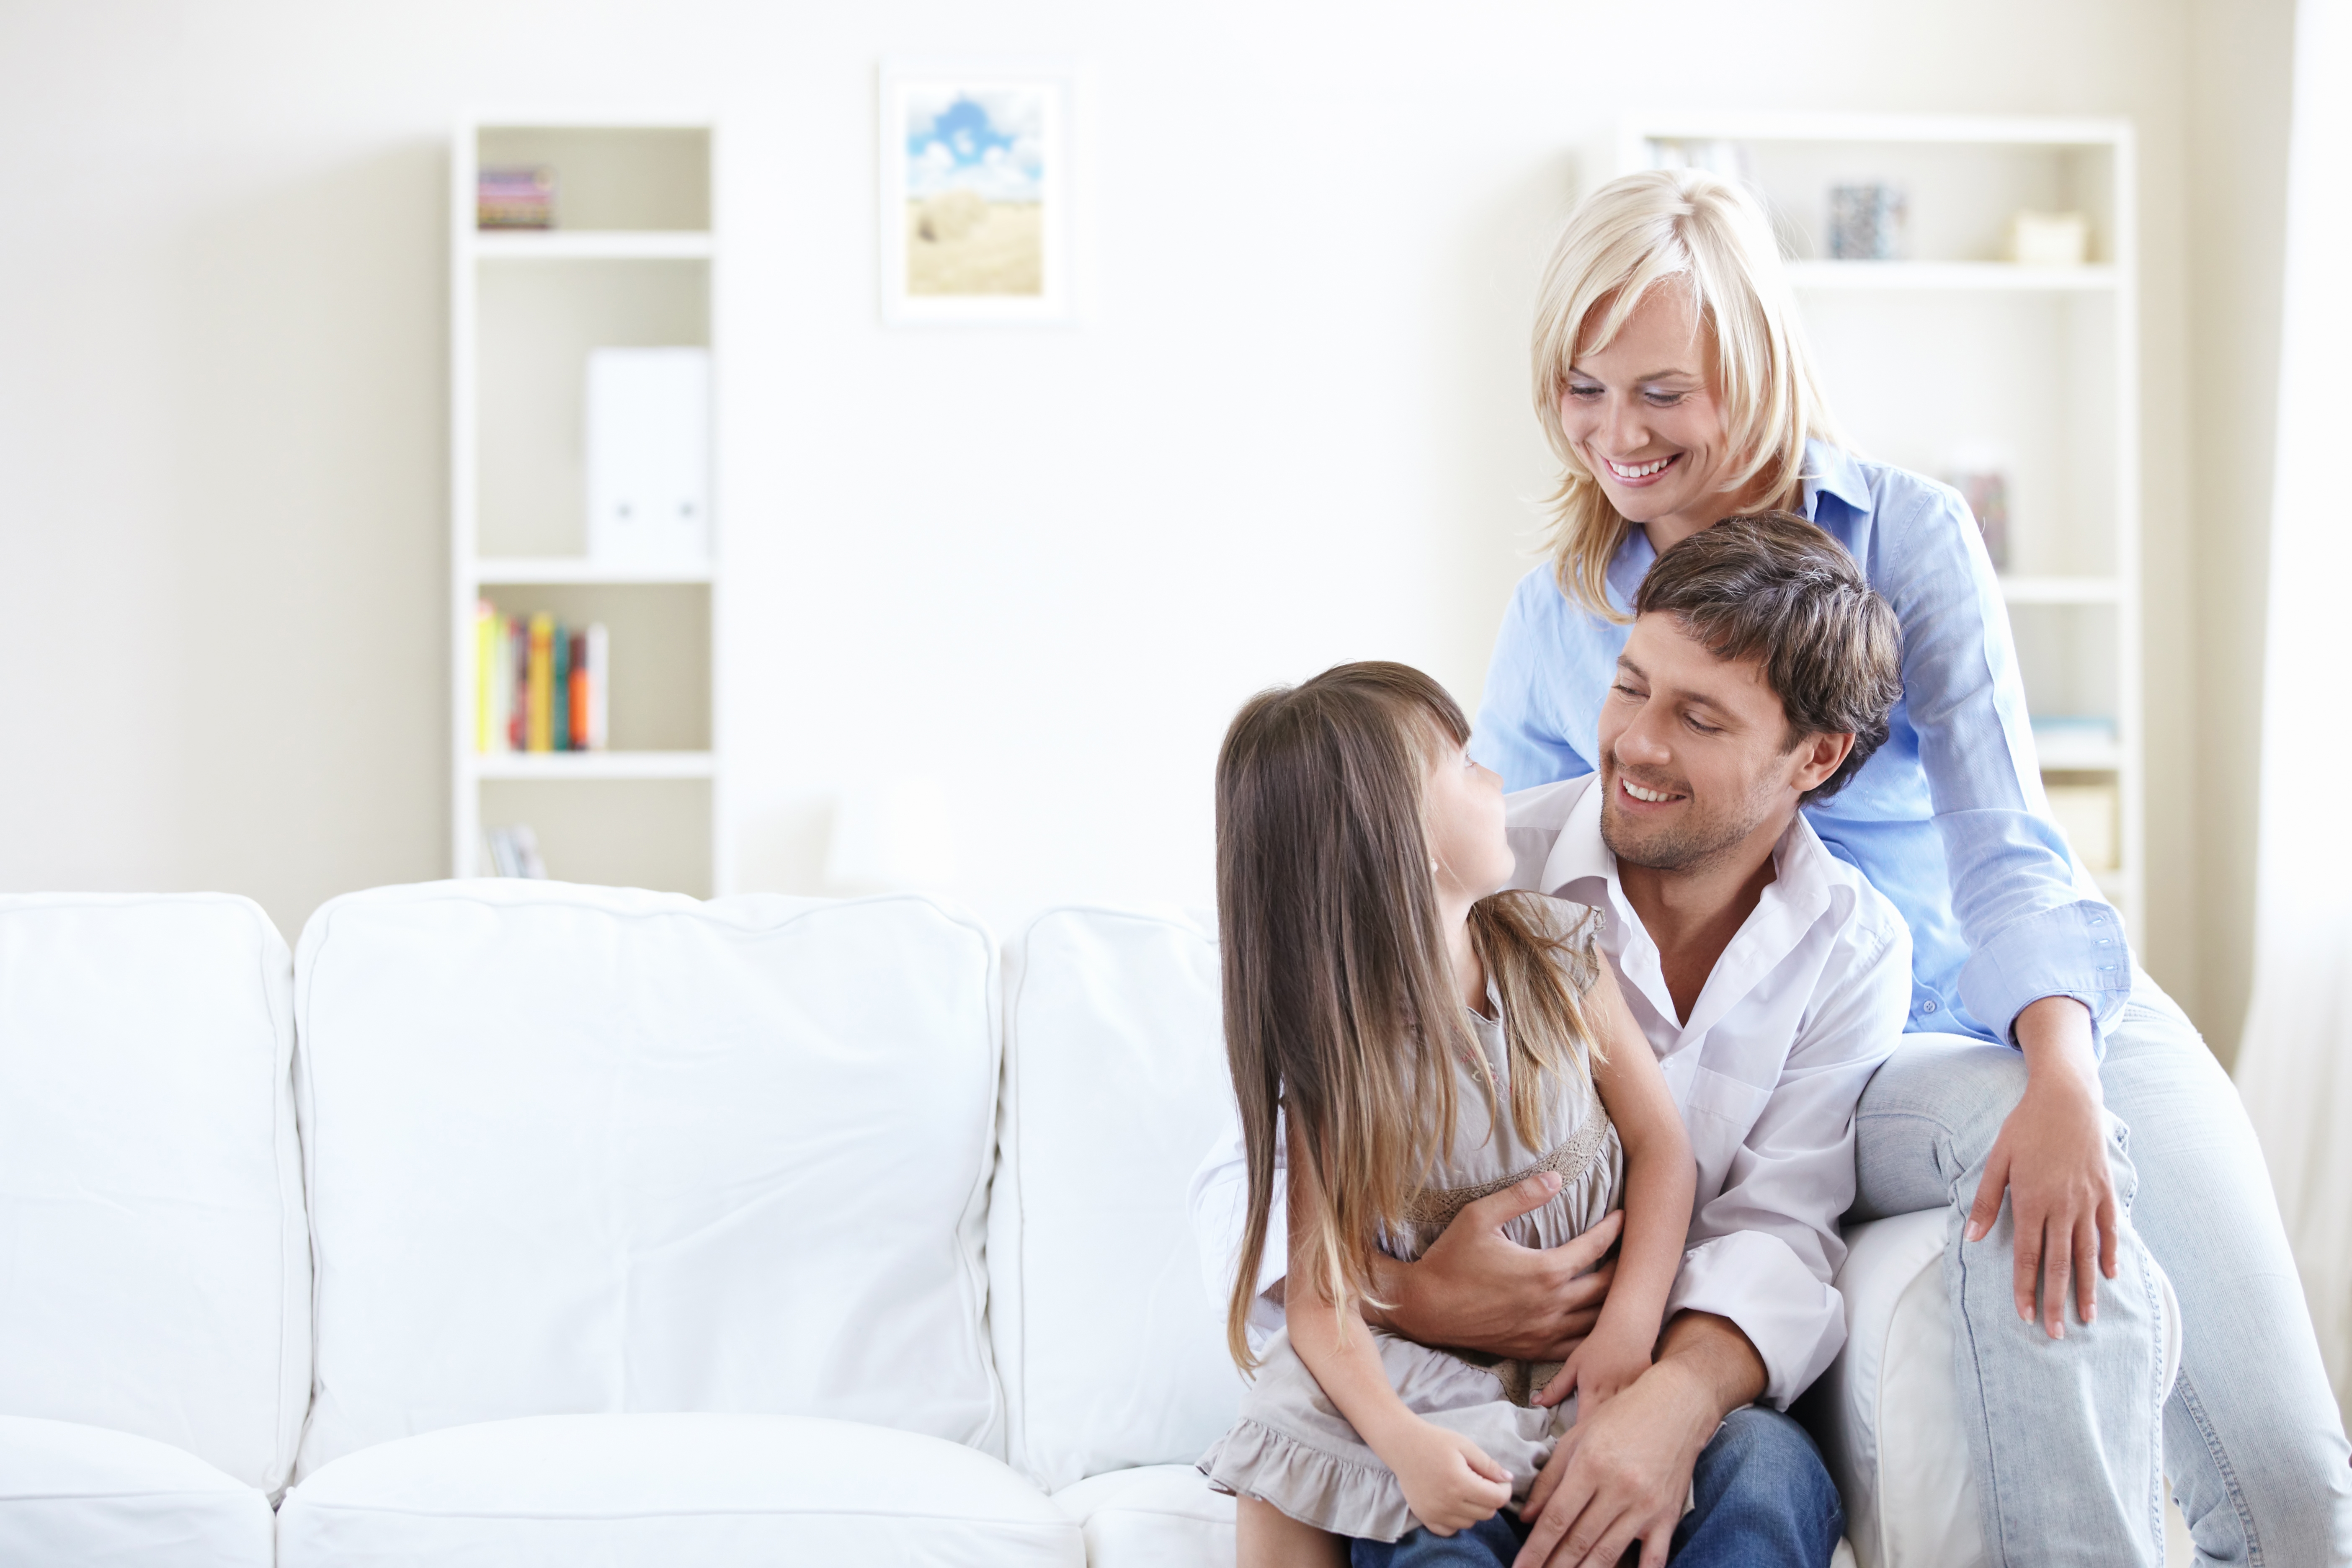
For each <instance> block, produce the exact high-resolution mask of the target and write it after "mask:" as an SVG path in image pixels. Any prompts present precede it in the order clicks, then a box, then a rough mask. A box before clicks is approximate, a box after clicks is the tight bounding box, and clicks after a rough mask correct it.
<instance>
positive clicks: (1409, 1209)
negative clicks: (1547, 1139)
mask: <svg viewBox="0 0 2352 1568" xmlns="http://www.w3.org/2000/svg"><path fill="white" fill-rule="evenodd" d="M1609 1131H1610V1123H1609V1112H1608V1111H1607V1110H1605V1109H1604V1108H1603V1107H1602V1106H1601V1097H1600V1096H1599V1095H1597V1094H1595V1095H1591V1096H1589V1097H1588V1100H1587V1103H1586V1105H1585V1108H1584V1121H1583V1123H1582V1125H1580V1126H1579V1127H1578V1128H1577V1130H1576V1131H1573V1132H1571V1133H1570V1134H1569V1135H1568V1139H1567V1141H1566V1142H1562V1143H1559V1144H1558V1145H1556V1146H1554V1148H1553V1149H1552V1151H1551V1152H1550V1153H1549V1154H1546V1155H1545V1156H1544V1157H1543V1158H1542V1159H1540V1160H1538V1161H1537V1162H1536V1163H1534V1164H1532V1165H1529V1166H1528V1168H1527V1169H1526V1170H1524V1171H1515V1172H1513V1173H1511V1174H1509V1175H1507V1176H1504V1177H1501V1178H1499V1179H1497V1180H1495V1181H1492V1182H1480V1183H1478V1184H1476V1185H1475V1186H1468V1187H1423V1189H1422V1190H1421V1191H1420V1192H1419V1193H1417V1194H1414V1196H1413V1199H1412V1202H1411V1203H1409V1204H1407V1205H1405V1211H1404V1217H1405V1218H1406V1219H1407V1220H1408V1221H1410V1222H1411V1223H1412V1225H1414V1226H1425V1227H1427V1228H1428V1229H1429V1230H1431V1231H1440V1230H1444V1228H1445V1227H1446V1226H1449V1225H1452V1224H1453V1223H1454V1215H1458V1214H1460V1213H1461V1212H1462V1211H1463V1210H1464V1209H1465V1208H1467V1207H1469V1206H1470V1205H1472V1204H1475V1203H1476V1202H1477V1201H1478V1200H1479V1199H1480V1198H1490V1197H1493V1196H1494V1195H1495V1194H1496V1193H1499V1192H1501V1191H1502V1190H1503V1189H1504V1188H1505V1187H1511V1186H1517V1184H1519V1183H1521V1182H1524V1181H1526V1180H1527V1179H1528V1177H1529V1176H1532V1175H1536V1174H1538V1173H1540V1172H1544V1171H1557V1172H1559V1185H1560V1190H1561V1191H1562V1192H1566V1191H1567V1190H1568V1189H1569V1188H1570V1187H1572V1186H1574V1185H1575V1184H1577V1183H1578V1182H1579V1181H1580V1180H1581V1179H1583V1176H1584V1174H1585V1173H1586V1172H1587V1171H1589V1170H1591V1168H1592V1164H1593V1162H1595V1161H1596V1160H1598V1159H1600V1158H1601V1154H1602V1153H1603V1152H1605V1151H1606V1149H1607V1148H1608V1144H1609Z"/></svg>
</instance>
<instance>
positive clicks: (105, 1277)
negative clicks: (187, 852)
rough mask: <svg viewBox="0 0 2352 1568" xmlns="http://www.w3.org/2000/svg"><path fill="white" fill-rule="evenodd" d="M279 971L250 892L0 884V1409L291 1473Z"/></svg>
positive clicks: (294, 1179)
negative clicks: (53, 889)
mask: <svg viewBox="0 0 2352 1568" xmlns="http://www.w3.org/2000/svg"><path fill="white" fill-rule="evenodd" d="M292 978H293V976H292V965H291V962H290V960H289V957H288V955H287V952H286V943H285V942H284V941H283V939H281V938H280V937H279V936H278V932H277V931H276V930H275V929H274V928H273V927H272V926H271V925H270V923H269V920H268V916H266V915H264V914H263V913H262V912H261V910H260V909H259V908H258V907H257V906H256V905H255V904H253V903H252V902H251V901H250V900H246V899H237V898H230V897H227V896H226V895H223V894H210V893H205V894H186V895H176V896H152V895H141V896H107V895H94V894H79V895H64V894H58V895H51V894H34V895H26V896H19V897H0V1416H24V1417H32V1418H36V1419H41V1420H49V1421H67V1422H78V1423H80V1424H83V1425H86V1426H101V1427H109V1428H111V1429H113V1430H115V1431H119V1432H128V1433H133V1434H136V1435H137V1436H142V1437H151V1438H154V1439H156V1440H158V1441H161V1442H164V1443H169V1444H171V1445H173V1446H174V1447H179V1448H184V1449H185V1450H187V1451H188V1452H189V1453H191V1454H194V1455H195V1456H196V1457H197V1458H201V1459H204V1460H205V1461H207V1462H208V1463H210V1464H212V1465H213V1466H215V1468H219V1469H221V1470H224V1471H226V1472H227V1474H229V1475H230V1476H233V1477H235V1478H236V1479H238V1480H241V1481H244V1482H246V1483H247V1484H248V1485H251V1486H255V1487H261V1488H265V1489H274V1488H277V1487H279V1486H282V1485H284V1484H285V1481H286V1476H287V1471H288V1468H289V1466H290V1465H291V1464H292V1462H293V1457H294V1440H295V1437H296V1435H297V1434H298V1433H299V1431H300V1429H301V1423H302V1411H303V1407H304V1405H306V1404H307V1403H308V1402H309V1395H310V1243H309V1239H308V1237H306V1236H305V1234H304V1231H303V1220H302V1169H301V1154H300V1150H299V1145H298V1143H297V1142H296V1138H295V1130H294V1100H293V1092H292V1089H291V1083H290V1079H289V1064H290V1059H291V1057H292V1052H293V1048H294V1029H293V1017H292V1002H291V991H292Z"/></svg>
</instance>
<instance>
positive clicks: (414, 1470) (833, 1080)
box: [0, 882, 1982, 1568]
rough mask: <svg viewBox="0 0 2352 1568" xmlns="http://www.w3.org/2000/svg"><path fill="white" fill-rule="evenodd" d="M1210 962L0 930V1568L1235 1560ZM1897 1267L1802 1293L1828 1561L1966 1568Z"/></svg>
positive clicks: (1116, 941)
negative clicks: (1817, 1395) (1195, 1228)
mask: <svg viewBox="0 0 2352 1568" xmlns="http://www.w3.org/2000/svg"><path fill="white" fill-rule="evenodd" d="M1215 965H1216V959H1215V952H1214V946H1213V940H1212V936H1211V934H1210V933H1209V932H1206V931H1203V930H1202V928H1201V927H1200V926H1199V925H1197V924H1195V923H1194V922H1192V921H1189V920H1187V919H1185V918H1184V917H1182V916H1181V915H1178V914H1173V913H1157V912H1148V911H1134V910H1102V909H1065V910H1055V911H1052V912H1049V913H1047V914H1045V915H1044V916H1042V917H1040V918H1039V919H1038V920H1037V921H1034V923H1033V924H1032V925H1030V927H1029V928H1028V929H1027V930H1026V931H1024V932H1023V933H1022V934H1021V935H1020V937H1019V939H1018V940H1017V941H1016V942H1014V943H1013V947H1012V949H1011V951H1010V952H1008V953H1006V954H1003V955H1002V956H1000V953H999V951H998V948H997V944H996V942H995V941H994V940H993V939H992V936H991V934H990V933H989V932H988V931H986V930H985V929H983V928H982V926H981V925H979V924H978V923H977V922H975V921H972V920H971V919H970V918H969V917H967V916H965V915H963V914H961V913H959V912H958V911H956V910H954V909H953V908H951V907H950V906H948V905H945V904H942V903H940V902H938V901H935V900H928V899H923V898H918V897H898V898H884V899H873V900H856V901H850V902H841V903H829V902H824V901H820V900H798V899H787V898H778V897H755V898H743V899H734V900H719V901H715V902H709V903H698V902H696V901H695V900H689V899H684V898H677V897H672V896H668V895H659V894H652V893H645V892H635V891H629V890H623V889H597V888H580V887H568V886H563V885H560V884H549V883H527V882H452V883H435V884H425V885H422V886H416V887H403V888H386V889H375V890H373V891H370V892H364V893H356V894H352V895H350V896H348V897H345V898H341V899H338V900H334V901H332V902H331V903H329V904H327V905H326V906H324V907H323V908H321V909H320V910H319V911H318V913H317V914H316V915H315V916H314V917H313V918H312V920H311V921H310V925H309V926H308V927H307V928H306V930H305V931H303V933H302V938H301V942H300V944H299V952H297V953H296V954H294V955H293V956H292V957H291V958H290V960H289V954H288V952H287V949H286V947H285V945H284V943H283V942H282V941H280V939H279V938H278V934H277V932H276V931H273V930H272V929H271V928H270V926H269V924H268V921H267V920H266V919H265V918H264V917H263V916H262V914H261V912H260V911H259V910H257V908H255V907H254V906H253V905H252V904H250V903H248V902H246V901H245V900H237V899H232V898H226V897H218V896H210V895H194V896H179V897H163V896H158V897H116V898H104V897H68V896H21V897H13V898H5V899H0V1563H10V1564H13V1563H43V1564H60V1565H63V1564H98V1563H105V1564H108V1565H110V1568H148V1565H151V1564H152V1565H155V1568H163V1565H166V1564H169V1565H171V1568H189V1565H203V1568H215V1565H217V1568H232V1565H236V1568H249V1565H253V1564H267V1563H273V1562H275V1563H281V1564H284V1565H285V1568H343V1565H349V1564H370V1565H374V1564H384V1565H389V1564H394V1563H403V1564H405V1563H419V1562H428V1561H429V1562H432V1563H446V1564H460V1565H476V1564H478V1565H481V1568H489V1565H492V1564H497V1565H499V1568H509V1565H516V1564H541V1563H544V1564H549V1565H554V1564H564V1565H571V1564H579V1563H593V1564H599V1565H604V1568H635V1565H636V1564H640V1563H643V1564H656V1563H663V1564H667V1563H680V1562H694V1563H700V1564H706V1565H709V1568H725V1565H726V1564H730V1563H846V1562H861V1563H907V1564H934V1563H936V1564H949V1563H954V1564H981V1563H1030V1564H1040V1565H1045V1564H1054V1565H1066V1568H1080V1565H1082V1564H1092V1565H1094V1568H1146V1565H1151V1568H1157V1565H1160V1564H1167V1565H1171V1568H1172V1565H1177V1564H1188V1565H1189V1564H1215V1563H1229V1562H1230V1561H1231V1558H1232V1552H1233V1523H1232V1520H1233V1511H1232V1505H1231V1502H1230V1500H1226V1499H1223V1498H1219V1497H1217V1496H1215V1495H1214V1494H1213V1493H1211V1492H1210V1491H1209V1490H1208V1489H1207V1487H1206V1485H1205V1484H1204V1483H1203V1482H1202V1479H1201V1478H1200V1476H1199V1474H1198V1473H1197V1472H1196V1471H1194V1470H1193V1469H1192V1466H1191V1461H1192V1458H1194V1456H1196V1455H1197V1454H1198V1453H1199V1452H1200V1451H1201V1450H1202V1448H1203V1447H1205V1446H1206V1445H1207V1443H1208V1442H1209V1440H1210V1439H1211V1438H1212V1437H1213V1436H1215V1435H1216V1434H1217V1433H1218V1432H1219V1431H1221V1430H1223V1426H1224V1425H1225V1424H1226V1422H1227V1421H1228V1420H1229V1419H1230V1417H1231V1415H1232V1412H1233V1409H1234V1401H1235V1397H1236V1395H1237V1393H1238V1390H1239V1386H1240V1385H1239V1382H1238V1380H1237V1378H1236V1376H1235V1373H1234V1370H1233V1367H1232V1365H1231V1363H1229V1362H1228V1361H1227V1360H1226V1358H1225V1353H1224V1350H1223V1333H1222V1326H1221V1321H1220V1315H1219V1313H1218V1311H1217V1310H1216V1307H1215V1304H1214V1303H1213V1301H1212V1300H1211V1298H1210V1294H1209V1292H1208V1290H1207V1289H1205V1288H1204V1286H1203V1284H1202V1279H1201V1277H1200V1269H1199V1268H1198V1266H1197V1263H1196V1261H1195V1258H1196V1254H1195V1250H1194V1248H1193V1246H1192V1238H1191V1236H1190V1234H1189V1230H1188V1226H1187V1221H1186V1217H1185V1213H1184V1201H1185V1200H1184V1193H1185V1184H1186V1178H1187V1177H1188V1175H1189V1174H1190V1173H1191V1171H1192V1166H1193V1164H1194V1163H1195V1162H1196V1161H1197V1159H1198V1158H1199V1156H1200V1154H1201V1152H1202V1150H1203V1149H1204V1148H1205V1147H1206V1146H1207V1145H1208V1144H1209V1142H1211V1140H1212V1138H1213V1135H1214V1134H1215V1132H1216V1131H1217V1129H1218V1125H1219V1122H1220V1119H1221V1118H1222V1117H1223V1115H1224V1114H1225V1110H1224V1101H1225V1093H1226V1090H1225V1089H1224V1085H1223V1056H1222V1051H1221V1048H1220V1046H1219V1040H1218V1030H1217V996H1216V967H1215ZM1943 1223H1944V1221H1943V1217H1942V1216H1941V1215H1913V1216H1908V1217H1906V1218H1905V1219H1901V1220H1895V1221H1889V1222H1885V1223H1883V1224H1881V1225H1878V1226H1868V1227H1863V1228H1862V1229H1861V1230H1860V1231H1858V1232H1857V1234H1856V1235H1855V1237H1853V1260H1852V1261H1851V1262H1850V1263H1849V1265H1848V1267H1847V1270H1846V1275H1845V1277H1844V1279H1843V1283H1844V1285H1845V1287H1846V1290H1847V1298H1848V1301H1849V1313H1850V1317H1851V1318H1852V1320H1853V1346H1852V1348H1851V1349H1850V1350H1849V1352H1848V1353H1847V1355H1846V1357H1845V1358H1844V1360H1843V1362H1842V1363H1840V1366H1839V1368H1838V1370H1837V1371H1836V1372H1835V1373H1832V1378H1831V1379H1830V1380H1829V1381H1828V1383H1827V1384H1826V1386H1825V1387H1824V1389H1823V1391H1822V1398H1821V1399H1820V1400H1818V1401H1817V1403H1818V1404H1819V1405H1820V1406H1821V1409H1820V1412H1819V1414H1818V1415H1817V1418H1816V1426H1817V1429H1819V1430H1820V1431H1821V1432H1822V1436H1823V1439H1824V1442H1823V1447H1824V1450H1825V1452H1827V1453H1828V1455H1829V1456H1830V1458H1831V1461H1832V1466H1833V1468H1836V1469H1837V1471H1838V1473H1839V1475H1840V1479H1841V1480H1842V1482H1843V1485H1844V1487H1845V1489H1846V1495H1847V1500H1848V1507H1849V1511H1850V1513H1851V1515H1852V1517H1853V1551H1854V1555H1855V1556H1856V1557H1858V1559H1859V1560H1860V1561H1861V1562H1862V1563H1864V1568H1877V1565H1879V1564H1887V1565H1890V1568H1894V1565H1901V1568H1962V1565H1964V1564H1967V1563H1970V1562H1971V1561H1977V1560H1981V1555H1982V1554H1981V1551H1980V1548H1979V1546H1978V1545H1977V1542H1976V1538H1975V1527H1974V1517H1975V1514H1974V1505H1973V1501H1972V1500H1971V1499H1970V1498H1969V1488H1968V1481H1967V1479H1966V1474H1967V1472H1966V1464H1965V1454H1964V1450H1963V1448H1962V1446H1961V1442H1960V1436H1959V1432H1958V1425H1957V1422H1956V1421H1955V1420H1954V1419H1953V1418H1952V1405H1953V1393H1952V1387H1951V1371H1950V1368H1951V1364H1952V1363H1951V1360H1950V1350H1949V1346H1950V1338H1949V1330H1948V1324H1947V1322H1946V1320H1945V1316H1944V1313H1943V1309H1942V1305H1941V1301H1942V1298H1941V1294H1940V1289H1939V1287H1937V1284H1936V1274H1937V1255H1938V1252H1939V1248H1940V1238H1941V1226H1942V1225H1943ZM273 1504H274V1505H275V1507H274V1508H273Z"/></svg>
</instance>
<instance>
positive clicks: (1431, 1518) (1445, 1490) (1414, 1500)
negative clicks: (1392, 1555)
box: [1381, 1415, 1511, 1535]
mask: <svg viewBox="0 0 2352 1568" xmlns="http://www.w3.org/2000/svg"><path fill="white" fill-rule="evenodd" d="M1381 1458H1384V1459H1386V1460H1387V1461H1388V1462H1389V1468H1391V1469H1392V1470H1394V1471H1395V1472H1396V1478H1397V1479H1398V1480H1399V1481H1400V1482H1402V1484H1403V1486H1404V1500H1405V1502H1406V1504H1407V1505H1408V1506H1409V1507H1411V1508H1412V1516H1413V1517H1414V1518H1415V1519H1417V1520H1419V1521H1421V1522H1422V1523H1423V1524H1424V1525H1426V1526H1427V1527H1428V1528H1429V1531H1430V1533H1431V1534H1433V1535H1451V1534H1453V1533H1454V1531H1457V1530H1467V1529H1469V1528H1470V1527H1471V1526H1472V1525H1474V1524H1476V1523H1477V1522H1478V1521H1481V1520H1484V1519H1492V1518H1493V1517H1494V1516H1495V1513H1496V1510H1498V1509H1500V1508H1502V1507H1503V1506H1504V1505H1505V1504H1507V1503H1508V1502H1509V1501H1510V1500H1511V1473H1510V1472H1509V1471H1508V1470H1507V1469H1505V1468H1503V1467H1502V1466H1500V1465H1498V1464H1496V1463H1495V1461H1494V1460H1492V1459H1490V1458H1487V1457H1486V1452H1485V1451H1484V1450H1483V1449H1481V1448H1480V1447H1478V1445H1477V1444H1475V1443H1474V1442H1472V1441H1471V1440H1470V1439H1469V1438H1467V1437H1465V1436H1463V1435H1462V1434H1461V1433H1459V1432H1450V1431H1448V1430H1446V1429H1445V1428H1444V1427H1443V1426H1436V1425H1434V1424H1433V1423H1431V1422H1428V1421H1423V1419H1421V1418H1420V1417H1419V1416H1417V1415H1416V1416H1414V1417H1412V1419H1411V1420H1410V1421H1409V1422H1407V1423H1404V1424H1402V1425H1401V1426H1399V1427H1398V1429H1397V1433H1396V1435H1395V1436H1394V1437H1393V1438H1391V1440H1390V1442H1389V1443H1388V1444H1387V1445H1386V1448H1385V1450H1384V1451H1383V1452H1382V1453H1381Z"/></svg>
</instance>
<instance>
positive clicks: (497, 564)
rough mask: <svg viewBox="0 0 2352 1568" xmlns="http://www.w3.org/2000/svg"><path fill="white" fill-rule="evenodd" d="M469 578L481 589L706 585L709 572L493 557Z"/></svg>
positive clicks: (577, 559) (561, 558) (703, 567)
mask: <svg viewBox="0 0 2352 1568" xmlns="http://www.w3.org/2000/svg"><path fill="white" fill-rule="evenodd" d="M472 577H473V580H474V581H475V582H476V583H478V584H481V585H483V586H484V587H495V586H499V585H500V584H509V583H512V584H534V583H547V584H580V583H620V584H670V583H708V582H709V581H710V578H711V569H710V563H709V562H707V561H706V562H704V563H701V564H700V565H698V566H638V565H634V564H631V563H625V562H622V563H614V562H610V561H592V560H590V559H589V558H588V557H587V556H584V555H523V556H494V557H490V558H488V559H484V560H479V561H477V562H475V563H474V569H473V573H472Z"/></svg>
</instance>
